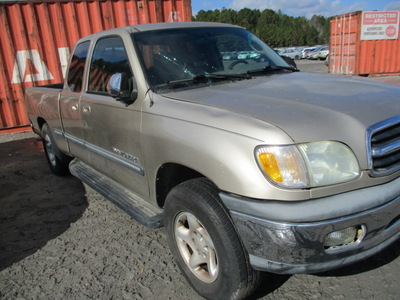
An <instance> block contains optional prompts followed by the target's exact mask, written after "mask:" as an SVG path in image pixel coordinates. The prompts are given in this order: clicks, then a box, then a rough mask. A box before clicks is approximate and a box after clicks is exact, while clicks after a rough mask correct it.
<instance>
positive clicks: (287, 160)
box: [256, 145, 308, 188]
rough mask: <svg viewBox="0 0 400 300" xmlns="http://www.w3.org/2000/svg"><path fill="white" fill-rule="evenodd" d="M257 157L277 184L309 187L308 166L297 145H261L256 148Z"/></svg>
mask: <svg viewBox="0 0 400 300" xmlns="http://www.w3.org/2000/svg"><path fill="white" fill-rule="evenodd" d="M256 157H257V161H258V163H259V165H260V167H261V169H262V170H263V171H264V173H265V174H266V175H267V176H268V178H269V179H271V180H272V181H273V182H275V183H276V184H279V185H282V186H285V187H292V188H303V187H307V185H308V178H307V170H306V166H305V164H304V161H303V159H302V156H301V154H300V152H299V151H298V149H297V148H296V147H295V146H293V145H290V146H261V147H258V148H257V149H256Z"/></svg>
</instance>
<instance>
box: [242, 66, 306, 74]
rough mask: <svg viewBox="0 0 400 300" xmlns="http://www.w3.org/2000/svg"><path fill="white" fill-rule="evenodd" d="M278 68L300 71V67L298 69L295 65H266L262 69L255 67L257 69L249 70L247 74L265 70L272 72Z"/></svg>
mask: <svg viewBox="0 0 400 300" xmlns="http://www.w3.org/2000/svg"><path fill="white" fill-rule="evenodd" d="M278 70H289V71H292V72H300V70H299V69H296V68H294V67H286V66H265V67H264V68H261V69H255V70H250V71H247V72H246V73H247V74H255V73H265V72H270V71H278Z"/></svg>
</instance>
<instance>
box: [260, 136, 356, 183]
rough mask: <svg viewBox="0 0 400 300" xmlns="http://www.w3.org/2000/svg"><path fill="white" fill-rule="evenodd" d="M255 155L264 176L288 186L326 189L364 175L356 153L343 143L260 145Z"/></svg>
mask: <svg viewBox="0 0 400 300" xmlns="http://www.w3.org/2000/svg"><path fill="white" fill-rule="evenodd" d="M255 154H256V158H257V161H258V164H259V166H260V168H261V170H262V171H263V172H264V174H265V175H267V176H268V178H270V179H271V180H272V181H273V182H275V183H276V184H278V185H281V186H284V187H289V188H308V187H318V186H325V185H331V184H337V183H341V182H346V181H350V180H352V179H355V178H357V177H358V176H359V175H360V168H359V165H358V161H357V159H356V157H355V155H354V153H353V152H352V151H351V150H350V148H349V147H347V146H346V145H344V144H342V143H339V142H332V141H325V142H313V143H305V144H299V145H297V146H296V145H288V146H260V147H257V148H256V150H255Z"/></svg>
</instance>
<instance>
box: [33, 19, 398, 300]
mask: <svg viewBox="0 0 400 300" xmlns="http://www.w3.org/2000/svg"><path fill="white" fill-rule="evenodd" d="M245 52H246V53H247V55H246V56H243V55H240V54H239V53H245ZM26 101H27V103H28V107H29V108H28V110H29V118H30V120H31V124H32V128H33V130H34V132H36V133H37V134H39V135H40V136H41V137H42V140H43V145H44V149H45V154H46V157H47V160H48V162H49V165H50V168H51V170H52V171H53V172H54V173H55V174H57V175H64V174H68V173H69V172H70V173H72V174H73V175H74V176H76V177H77V178H79V179H81V180H82V181H83V182H84V183H86V184H87V185H88V186H90V187H92V188H93V189H95V190H96V191H97V192H99V193H100V194H102V195H103V196H104V197H105V198H107V199H109V200H110V201H112V202H113V203H114V204H116V205H117V206H118V207H120V208H121V209H122V210H124V211H125V212H127V213H128V214H129V215H130V216H131V217H132V218H133V219H135V220H137V221H138V222H140V223H142V224H144V225H145V226H148V227H151V228H156V227H160V226H165V230H166V233H167V238H168V240H169V244H170V247H171V251H172V253H173V255H174V257H175V259H176V261H177V263H178V265H179V267H180V269H181V271H182V273H183V275H184V276H185V277H186V279H187V280H188V282H189V283H190V285H191V286H192V287H193V288H194V289H195V290H196V291H197V292H198V293H199V294H200V295H201V296H203V297H205V298H208V299H242V298H246V297H247V296H249V295H250V294H251V293H252V291H254V289H255V288H256V287H257V285H258V284H259V282H260V277H261V274H262V272H269V273H276V274H296V273H315V272H321V271H327V270H330V269H334V268H338V267H341V266H344V265H347V264H352V263H355V262H357V261H360V260H362V259H365V258H366V257H369V256H371V255H375V254H377V253H378V252H380V251H381V250H382V249H383V248H385V247H387V246H389V245H390V244H391V243H393V242H395V241H396V240H398V239H399V236H400V230H399V229H400V178H399V175H400V88H399V87H396V86H389V85H385V84H382V83H378V82H373V81H371V80H368V79H357V78H345V77H340V76H333V75H328V74H325V75H324V74H309V73H303V72H298V70H297V69H295V68H294V67H291V66H289V65H288V64H287V63H285V61H284V60H283V59H282V58H281V57H279V56H278V54H276V53H275V52H274V51H273V50H272V49H271V48H269V47H268V46H267V45H266V44H264V42H262V41H261V40H260V39H258V38H257V37H256V36H255V35H253V34H252V33H250V32H249V31H247V30H245V29H244V28H241V27H238V26H233V25H227V24H217V23H197V22H188V23H164V24H146V25H137V26H129V27H123V28H117V29H112V30H109V31H104V32H100V33H96V34H94V35H91V36H88V37H85V38H83V39H81V40H79V41H78V42H77V44H76V46H75V48H74V50H73V54H72V56H71V60H70V65H69V69H68V72H67V75H66V79H65V82H64V83H60V84H52V85H45V86H38V87H32V88H28V89H27V90H26Z"/></svg>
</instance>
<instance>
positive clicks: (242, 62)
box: [228, 59, 248, 70]
mask: <svg viewBox="0 0 400 300" xmlns="http://www.w3.org/2000/svg"><path fill="white" fill-rule="evenodd" d="M238 64H245V65H247V64H248V62H247V61H246V60H244V59H240V60H237V61H234V62H233V63H231V64H230V65H229V67H228V69H229V70H232V69H233V68H234V67H235V66H236V65H238Z"/></svg>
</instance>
